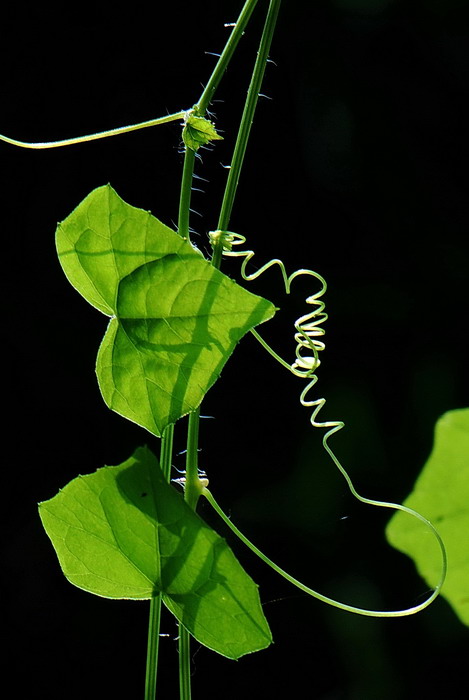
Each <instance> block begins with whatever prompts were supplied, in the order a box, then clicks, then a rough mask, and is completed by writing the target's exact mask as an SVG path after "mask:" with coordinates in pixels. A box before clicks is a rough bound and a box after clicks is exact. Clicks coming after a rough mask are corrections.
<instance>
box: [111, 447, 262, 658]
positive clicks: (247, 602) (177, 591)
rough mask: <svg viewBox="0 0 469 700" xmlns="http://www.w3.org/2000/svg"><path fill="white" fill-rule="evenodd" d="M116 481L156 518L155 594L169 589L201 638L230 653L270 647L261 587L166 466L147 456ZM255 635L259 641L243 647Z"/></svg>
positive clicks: (176, 609) (172, 603)
mask: <svg viewBox="0 0 469 700" xmlns="http://www.w3.org/2000/svg"><path fill="white" fill-rule="evenodd" d="M116 485H117V488H118V490H119V492H120V494H121V496H122V498H123V499H124V501H126V502H127V503H129V504H131V505H132V506H133V507H135V508H137V509H139V510H140V511H141V512H142V513H143V514H144V515H145V516H147V517H148V518H149V519H150V520H151V521H152V522H153V523H154V527H155V530H156V532H157V537H156V539H157V541H158V547H159V555H160V575H159V581H156V582H155V587H154V592H153V594H154V595H157V594H159V593H162V594H163V602H164V603H165V605H166V607H167V608H168V609H169V610H170V611H171V612H172V613H173V614H174V615H175V616H176V618H177V619H178V620H179V621H180V622H181V623H182V624H183V625H184V627H186V628H187V629H188V630H189V631H190V633H191V634H192V635H193V636H194V637H195V638H196V639H198V640H199V641H200V642H201V643H203V644H205V645H206V646H208V647H209V648H212V649H214V650H216V651H218V652H219V653H222V654H223V655H225V656H228V657H229V658H238V657H239V656H241V655H243V654H244V653H248V652H250V651H256V650H258V649H261V648H265V646H267V645H268V644H269V643H270V641H271V637H270V635H269V633H268V628H267V632H266V627H265V624H264V621H263V616H262V613H261V616H262V619H259V617H258V612H260V611H261V607H260V603H259V601H258V593H257V586H256V585H255V584H254V583H253V582H252V580H250V579H249V577H247V575H246V574H245V572H244V571H243V570H242V569H241V567H240V565H239V563H238V562H237V560H236V558H235V556H234V554H233V552H232V551H231V549H230V548H229V547H228V545H227V543H226V541H225V540H224V539H223V538H222V537H220V536H219V535H218V534H217V533H216V532H215V531H214V530H212V529H211V528H210V527H209V526H208V525H207V524H206V523H205V522H204V521H203V520H202V519H201V518H200V517H199V516H198V515H197V514H196V513H195V512H194V511H193V510H191V509H190V508H189V506H188V505H187V504H186V503H185V501H184V499H183V498H182V496H181V495H180V494H179V493H178V492H177V491H176V490H175V489H174V488H173V487H172V486H170V485H169V484H167V483H166V482H165V480H164V477H163V476H162V473H161V472H160V470H157V472H155V470H149V469H148V467H147V464H145V463H144V462H143V461H141V462H140V461H139V460H137V461H136V462H135V463H134V464H133V465H131V466H130V467H128V468H126V469H125V470H123V471H121V472H120V473H119V474H118V475H117V478H116ZM143 488H145V489H148V490H142V489H143ZM246 577H247V578H248V579H249V584H248V585H246ZM263 624H264V626H263ZM252 635H254V639H255V641H254V644H252V642H251V641H250V642H249V644H250V645H251V646H250V647H249V648H248V647H245V648H244V649H243V648H242V647H243V645H244V644H247V640H248V639H249V638H251V639H252Z"/></svg>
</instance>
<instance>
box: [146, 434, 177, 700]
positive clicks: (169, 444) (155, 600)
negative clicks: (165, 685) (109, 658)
mask: <svg viewBox="0 0 469 700" xmlns="http://www.w3.org/2000/svg"><path fill="white" fill-rule="evenodd" d="M173 441H174V425H168V427H167V428H165V430H164V432H163V435H162V438H161V446H160V467H161V471H162V472H163V474H164V476H165V479H166V481H168V482H169V480H170V477H171V463H172V455H173ZM161 603H162V599H161V593H158V594H157V595H155V596H153V597H152V599H151V600H150V614H149V621H148V642H147V665H146V673H145V700H154V699H155V697H156V681H157V672H158V652H159V641H160V621H161Z"/></svg>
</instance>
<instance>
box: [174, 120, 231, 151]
mask: <svg viewBox="0 0 469 700" xmlns="http://www.w3.org/2000/svg"><path fill="white" fill-rule="evenodd" d="M182 140H183V141H184V144H185V146H187V147H188V148H190V149H191V150H192V151H197V149H198V148H200V146H205V145H206V144H207V143H210V141H219V140H223V136H220V134H218V133H217V130H216V129H215V126H214V125H213V123H212V122H211V121H209V120H208V119H205V117H196V116H195V115H193V114H190V115H189V116H188V117H187V119H186V122H185V126H184V129H183V131H182Z"/></svg>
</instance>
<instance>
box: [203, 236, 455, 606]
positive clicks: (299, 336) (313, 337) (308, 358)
mask: <svg viewBox="0 0 469 700" xmlns="http://www.w3.org/2000/svg"><path fill="white" fill-rule="evenodd" d="M209 239H210V243H211V245H212V247H213V248H214V249H215V248H217V247H219V246H221V247H222V254H223V255H224V256H225V257H232V258H243V261H242V263H241V276H242V278H243V279H244V280H246V281H248V282H250V281H252V280H255V279H257V278H258V277H260V275H262V274H263V273H264V272H266V270H268V269H270V268H271V267H274V266H277V267H279V268H280V272H281V274H282V278H283V282H284V286H285V292H286V294H289V293H290V288H291V284H292V282H293V280H294V279H296V278H297V277H300V276H310V277H314V278H315V279H316V280H318V281H319V283H320V289H319V290H318V291H317V292H315V293H314V294H312V295H310V296H308V297H307V298H306V303H307V304H308V305H310V306H313V307H314V308H313V310H312V311H310V312H309V313H306V314H304V315H303V316H300V318H298V319H297V320H296V321H295V322H294V327H295V334H294V338H295V342H296V350H295V357H296V359H295V361H294V362H293V363H292V364H289V363H288V362H286V361H285V360H284V359H283V358H282V357H280V355H278V354H277V353H276V352H275V350H273V349H272V348H271V347H270V345H269V344H268V343H267V342H266V341H265V340H264V339H263V338H262V336H260V335H259V333H258V332H257V331H256V330H255V329H253V330H252V331H251V333H252V334H253V335H254V336H255V337H256V338H257V340H258V341H259V342H260V343H261V345H262V346H263V347H264V348H265V349H266V350H267V352H269V353H270V355H272V357H274V359H276V360H277V361H278V362H279V363H280V364H281V365H282V366H283V367H285V368H286V369H288V370H289V371H290V372H291V373H292V374H294V375H295V376H296V377H300V378H301V379H304V380H306V381H307V382H308V383H307V385H306V386H305V388H304V389H303V390H302V392H301V394H300V403H301V405H302V406H305V407H306V408H311V409H313V410H312V413H311V417H310V423H311V425H312V426H313V428H323V429H325V430H326V432H325V434H324V436H323V438H322V444H323V447H324V449H325V450H326V452H327V454H328V455H329V457H330V458H331V460H332V462H333V463H334V464H335V466H336V467H337V469H338V470H339V472H340V473H341V474H342V476H343V477H344V479H345V481H346V483H347V486H348V487H349V490H350V492H351V493H352V495H353V496H354V497H355V498H356V499H357V500H358V501H360V502H361V503H365V504H367V505H371V506H376V507H379V508H390V509H392V510H398V511H403V512H404V513H407V514H408V515H410V516H412V517H414V518H417V519H418V520H420V522H422V523H423V524H424V525H425V526H426V527H427V528H428V529H429V530H430V532H431V533H432V534H433V536H434V537H435V539H436V541H437V543H438V545H439V548H440V551H441V559H442V564H441V575H440V579H439V581H438V583H437V585H436V587H435V588H434V589H433V591H432V593H431V594H430V595H429V596H428V597H427V598H426V599H425V600H424V601H423V602H422V603H420V604H419V605H415V606H413V607H409V608H406V609H404V610H389V611H387V610H368V609H365V608H358V607H355V606H352V605H348V604H346V603H341V602H340V601H336V600H333V599H332V598H328V597H327V596H324V595H323V594H321V593H319V592H317V591H315V590H313V589H312V588H309V587H308V586H306V585H305V584H303V583H301V582H300V581H298V580H297V579H295V578H293V577H292V576H290V574H288V573H287V572H285V571H284V570H283V569H281V568H280V567H279V566H278V565H277V564H275V563H274V562H273V561H272V560H271V559H269V558H268V557H267V556H266V555H265V554H263V553H262V552H261V551H260V550H259V549H258V548H257V547H256V546H255V545H254V544H253V543H252V542H250V541H249V540H248V539H247V537H246V536H245V535H243V534H242V533H241V532H240V530H238V528H237V527H236V526H235V525H234V524H233V523H232V522H231V520H230V518H229V517H228V516H227V515H226V514H225V513H224V512H223V510H222V509H221V507H220V506H219V505H218V503H217V502H216V501H215V499H214V497H213V495H212V494H211V492H210V491H209V490H208V488H207V487H206V486H205V487H204V488H203V491H202V495H204V496H205V497H206V498H207V500H208V501H209V503H210V504H211V505H212V507H213V508H214V509H215V511H216V512H217V513H218V515H219V516H220V517H221V518H222V519H223V521H224V522H225V523H226V524H227V525H228V527H229V528H230V529H231V530H232V531H233V532H234V533H235V534H236V535H237V536H238V537H239V538H240V539H241V541H242V542H243V543H244V544H245V545H246V546H248V547H249V548H250V549H251V550H252V551H253V552H254V553H255V554H257V555H258V556H259V557H260V558H261V559H262V560H263V561H264V562H265V563H266V564H268V565H269V566H270V567H271V568H273V569H274V571H276V572H277V573H279V574H280V575H281V576H283V577H284V578H286V579H287V580H288V581H290V583H293V584H294V585H295V586H297V587H298V588H300V589H301V590H302V591H304V592H305V593H307V594H308V595H311V596H313V597H314V598H317V599H319V600H321V601H322V602H324V603H327V604H328V605H332V606H334V607H337V608H340V609H342V610H345V611H348V612H354V613H357V614H359V615H366V616H369V617H403V616H406V615H413V614H415V613H417V612H420V611H421V610H424V609H425V608H426V607H427V606H428V605H430V603H432V602H433V601H434V600H435V598H436V597H437V596H438V595H439V593H440V591H441V588H442V586H443V583H444V580H445V578H446V570H447V555H446V548H445V545H444V542H443V540H442V538H441V536H440V534H439V532H438V531H437V529H436V528H435V527H434V525H433V524H432V523H431V522H430V521H429V520H427V519H426V518H425V517H424V516H423V515H421V514H420V513H418V512H417V511H415V510H413V509H412V508H408V507H407V506H404V505H401V504H399V503H391V502H388V501H376V500H374V499H371V498H365V497H364V496H361V495H360V494H359V493H358V492H357V490H356V489H355V487H354V485H353V482H352V480H351V478H350V476H349V475H348V473H347V471H346V470H345V468H344V467H343V466H342V464H341V463H340V461H339V459H338V458H337V457H336V455H335V453H334V451H333V450H332V448H331V447H330V446H329V443H328V441H329V439H330V438H331V436H332V435H333V434H334V433H337V432H338V431H339V430H341V429H342V428H343V427H344V423H343V421H337V420H326V421H319V420H318V414H319V412H320V411H321V409H322V408H323V406H324V404H325V403H326V399H324V398H319V399H313V398H309V396H310V392H311V390H312V388H313V387H314V386H315V384H316V382H317V380H318V378H317V376H316V370H317V368H318V367H319V365H320V360H319V353H320V352H322V351H323V350H324V349H325V344H324V342H323V341H322V340H320V338H322V337H323V336H324V334H325V331H324V329H323V328H322V324H323V323H324V322H325V321H326V320H327V314H326V313H325V303H324V301H323V300H322V296H323V295H324V293H325V292H326V289H327V284H326V282H325V280H324V278H323V277H321V275H319V274H318V273H317V272H313V270H308V269H300V270H296V271H295V272H293V273H292V274H290V275H288V274H287V272H286V269H285V265H284V263H283V262H282V261H281V260H279V259H278V258H274V259H272V260H270V261H269V262H267V263H266V264H265V265H262V267H260V268H259V269H258V270H256V271H255V272H253V273H250V274H248V273H247V272H246V267H247V265H248V264H249V262H250V261H251V260H252V258H253V257H254V251H252V250H233V247H234V246H243V245H244V244H245V243H246V238H245V237H244V236H242V235H240V234H238V233H233V232H231V231H220V230H218V231H212V232H210V233H209ZM305 353H308V354H305Z"/></svg>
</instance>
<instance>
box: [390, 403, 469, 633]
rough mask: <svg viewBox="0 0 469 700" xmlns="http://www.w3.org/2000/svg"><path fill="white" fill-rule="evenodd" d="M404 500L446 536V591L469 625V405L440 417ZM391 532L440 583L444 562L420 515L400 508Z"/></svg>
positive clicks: (395, 543)
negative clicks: (425, 457) (429, 448)
mask: <svg viewBox="0 0 469 700" xmlns="http://www.w3.org/2000/svg"><path fill="white" fill-rule="evenodd" d="M404 503H405V505H406V506H409V508H413V509H414V510H417V511H418V512H420V513H422V515H424V516H425V517H426V518H428V519H429V520H430V521H431V522H432V523H433V525H435V527H436V528H437V529H438V531H439V533H440V535H441V537H442V538H443V541H444V543H445V546H446V549H447V553H448V574H447V577H446V581H445V584H444V586H443V589H442V595H443V596H444V597H445V598H446V599H447V600H448V602H449V603H450V605H451V606H452V607H453V609H454V611H455V613H456V614H457V615H458V616H459V618H460V620H461V622H463V623H464V624H466V625H469V594H468V590H469V409H467V408H465V409H459V410H455V411H449V412H448V413H445V414H444V415H443V416H442V417H441V418H440V419H439V420H438V422H437V424H436V428H435V441H434V445H433V450H432V453H431V455H430V457H429V459H428V461H427V463H426V464H425V466H424V468H423V470H422V472H421V473H420V476H419V477H418V479H417V481H416V483H415V485H414V489H413V491H412V493H411V494H410V495H409V497H408V498H407V499H406V501H405V502H404ZM386 535H387V538H388V541H389V542H390V544H391V545H392V546H393V547H395V548H396V549H398V550H400V551H401V552H404V553H405V554H407V555H408V556H409V557H411V558H412V559H413V560H414V562H415V565H416V567H417V570H418V572H419V573H420V575H421V576H422V577H423V578H424V579H425V581H426V582H427V583H428V585H429V586H431V587H434V586H435V585H436V583H437V581H438V579H439V577H440V574H441V569H440V566H441V565H440V558H439V557H438V555H437V553H436V552H435V550H434V549H433V547H432V546H429V542H428V531H427V534H424V531H423V530H422V526H420V525H419V523H418V522H417V521H415V519H414V518H410V517H407V516H406V515H405V514H404V513H402V512H399V513H397V514H396V515H394V516H393V517H392V518H391V520H390V522H389V525H388V527H387V530H386ZM432 539H433V538H432Z"/></svg>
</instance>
